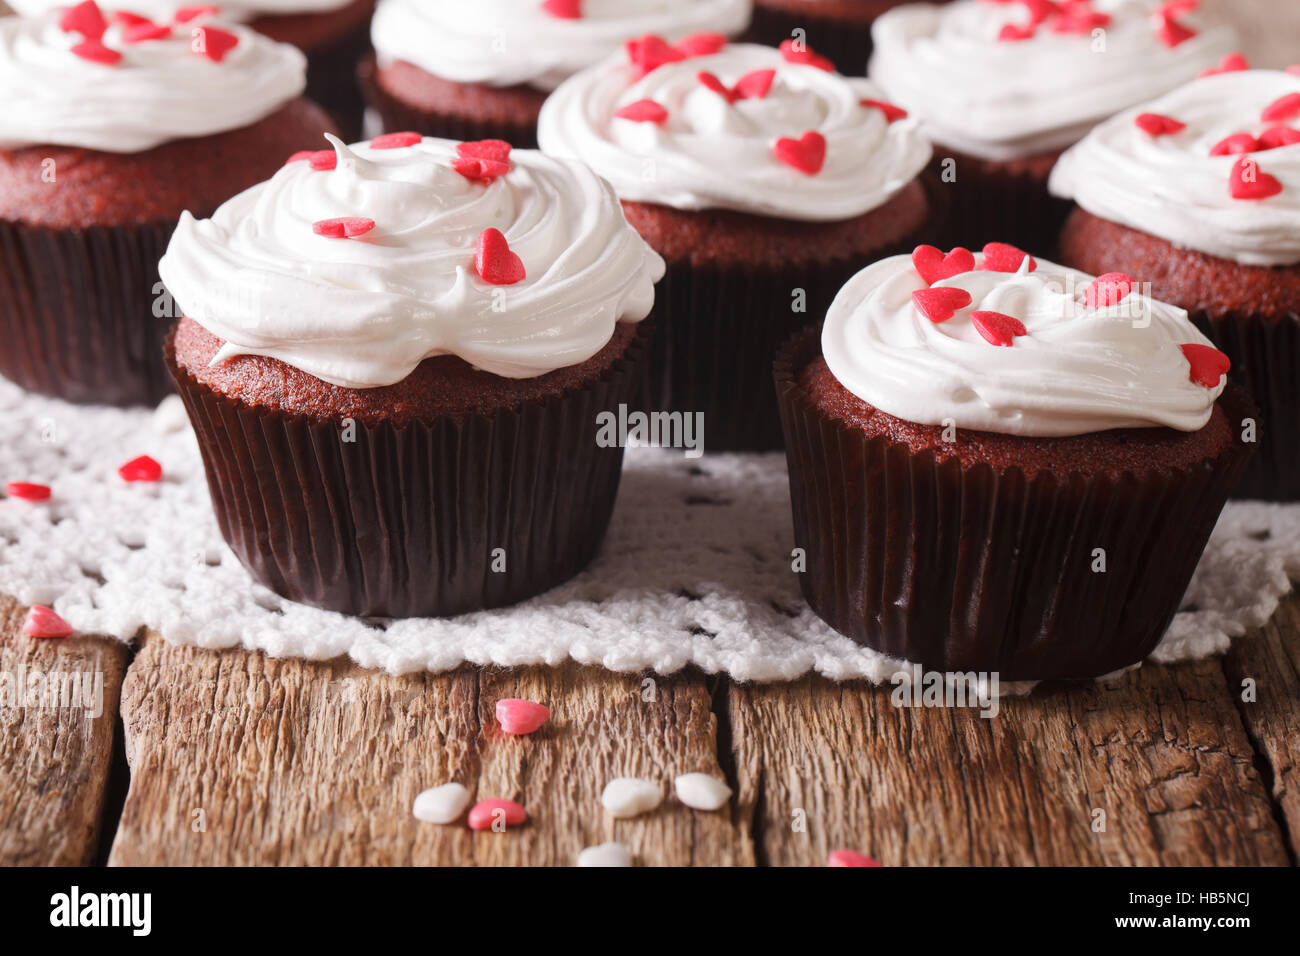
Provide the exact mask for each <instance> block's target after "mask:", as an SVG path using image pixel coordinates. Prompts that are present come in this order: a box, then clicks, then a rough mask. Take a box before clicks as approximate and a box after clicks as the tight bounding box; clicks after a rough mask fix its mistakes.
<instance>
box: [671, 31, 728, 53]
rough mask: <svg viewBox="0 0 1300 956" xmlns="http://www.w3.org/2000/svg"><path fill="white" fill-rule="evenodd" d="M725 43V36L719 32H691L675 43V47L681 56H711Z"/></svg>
mask: <svg viewBox="0 0 1300 956" xmlns="http://www.w3.org/2000/svg"><path fill="white" fill-rule="evenodd" d="M726 45H727V38H726V36H725V35H724V34H721V33H692V34H691V35H690V36H688V37H682V38H681V39H680V40H678V41H677V42H676V43H675V44H673V49H675V50H676V51H677V52H678V53H680V54H681V55H682V56H684V57H687V58H691V57H697V56H712V55H713V54H715V53H717V52H719V51H720V50H721V49H722V48H723V47H725V46H726Z"/></svg>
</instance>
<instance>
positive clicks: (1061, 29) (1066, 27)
mask: <svg viewBox="0 0 1300 956" xmlns="http://www.w3.org/2000/svg"><path fill="white" fill-rule="evenodd" d="M1110 23H1111V17H1110V14H1109V13H1097V12H1096V11H1095V10H1088V9H1085V8H1083V7H1081V6H1080V7H1074V6H1071V7H1069V8H1067V9H1066V10H1065V11H1063V12H1062V13H1061V15H1060V17H1059V18H1057V20H1056V22H1055V23H1053V24H1052V30H1053V31H1054V32H1056V33H1092V31H1093V30H1102V29H1105V28H1106V27H1108V26H1110Z"/></svg>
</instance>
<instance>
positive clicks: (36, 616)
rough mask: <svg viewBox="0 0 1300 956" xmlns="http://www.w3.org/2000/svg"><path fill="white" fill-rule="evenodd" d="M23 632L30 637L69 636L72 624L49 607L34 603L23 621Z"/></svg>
mask: <svg viewBox="0 0 1300 956" xmlns="http://www.w3.org/2000/svg"><path fill="white" fill-rule="evenodd" d="M23 633H24V634H26V635H28V636H29V637H68V636H70V635H71V634H72V625H71V624H69V623H68V622H67V621H65V620H64V619H63V618H61V617H59V615H57V614H55V613H54V612H53V611H52V610H50V609H49V608H48V607H45V606H44V605H41V604H33V605H32V606H31V608H30V609H28V611H27V620H26V621H24V622H23Z"/></svg>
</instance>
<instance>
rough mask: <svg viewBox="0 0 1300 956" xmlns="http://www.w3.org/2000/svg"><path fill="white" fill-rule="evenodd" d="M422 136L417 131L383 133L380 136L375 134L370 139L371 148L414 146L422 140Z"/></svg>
mask: <svg viewBox="0 0 1300 956" xmlns="http://www.w3.org/2000/svg"><path fill="white" fill-rule="evenodd" d="M423 139H424V137H423V136H421V135H420V134H419V133H411V132H405V131H404V132H401V133H385V134H384V135H382V136H376V137H375V138H374V139H372V140H371V141H370V148H371V149H404V148H406V147H407V146H414V145H415V144H417V143H419V142H421V141H423Z"/></svg>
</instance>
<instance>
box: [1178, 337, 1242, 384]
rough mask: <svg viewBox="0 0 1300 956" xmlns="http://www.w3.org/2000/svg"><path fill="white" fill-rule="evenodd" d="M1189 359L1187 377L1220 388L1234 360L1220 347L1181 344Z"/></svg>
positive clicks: (1197, 382) (1184, 353)
mask: <svg viewBox="0 0 1300 956" xmlns="http://www.w3.org/2000/svg"><path fill="white" fill-rule="evenodd" d="M1180 348H1182V350H1183V355H1184V356H1185V357H1186V359H1187V364H1188V366H1189V367H1188V372H1187V377H1188V378H1189V379H1190V380H1191V381H1193V382H1195V383H1196V384H1197V385H1203V386H1205V387H1206V388H1218V387H1219V383H1220V382H1221V381H1222V379H1223V376H1225V375H1227V374H1228V370H1229V369H1231V368H1232V361H1231V360H1230V359H1229V358H1228V356H1226V355H1224V354H1223V353H1222V352H1220V351H1219V350H1218V349H1216V348H1213V347H1211V346H1209V345H1183V346H1180Z"/></svg>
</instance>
